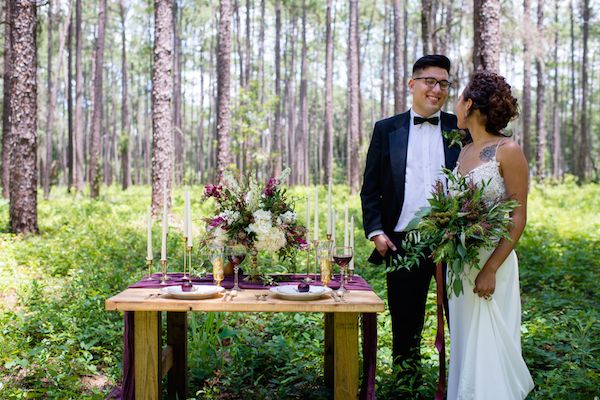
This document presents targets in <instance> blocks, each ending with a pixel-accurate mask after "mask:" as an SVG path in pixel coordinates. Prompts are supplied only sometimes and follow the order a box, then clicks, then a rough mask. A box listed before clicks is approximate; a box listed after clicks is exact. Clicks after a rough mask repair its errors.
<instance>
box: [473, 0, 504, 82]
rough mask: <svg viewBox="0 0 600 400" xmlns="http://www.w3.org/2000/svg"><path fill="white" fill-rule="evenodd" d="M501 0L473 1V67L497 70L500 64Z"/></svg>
mask: <svg viewBox="0 0 600 400" xmlns="http://www.w3.org/2000/svg"><path fill="white" fill-rule="evenodd" d="M500 17H501V15H500V0H474V2H473V32H474V46H473V69H474V70H480V69H484V70H490V71H495V72H497V71H498V69H499V66H500V51H501V49H502V47H501V46H500V39H501V38H500Z"/></svg>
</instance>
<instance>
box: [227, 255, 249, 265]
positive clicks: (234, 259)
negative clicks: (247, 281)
mask: <svg viewBox="0 0 600 400" xmlns="http://www.w3.org/2000/svg"><path fill="white" fill-rule="evenodd" d="M244 258H246V255H245V254H240V255H229V256H227V260H228V261H229V262H230V263H232V264H233V265H239V264H241V263H242V261H244Z"/></svg>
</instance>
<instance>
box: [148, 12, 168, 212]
mask: <svg viewBox="0 0 600 400" xmlns="http://www.w3.org/2000/svg"><path fill="white" fill-rule="evenodd" d="M172 96H173V0H155V1H154V64H153V66H152V135H153V140H152V150H153V154H152V214H153V215H157V214H158V212H159V211H160V209H161V206H163V196H165V198H166V201H167V207H169V206H170V204H171V195H170V192H171V183H172V182H171V174H172V173H173V99H172ZM165 191H166V193H165Z"/></svg>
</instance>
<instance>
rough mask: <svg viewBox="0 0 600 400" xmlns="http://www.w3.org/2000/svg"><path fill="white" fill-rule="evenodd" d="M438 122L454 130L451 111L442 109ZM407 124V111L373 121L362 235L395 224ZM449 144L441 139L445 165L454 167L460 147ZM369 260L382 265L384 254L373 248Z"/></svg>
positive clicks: (363, 193)
mask: <svg viewBox="0 0 600 400" xmlns="http://www.w3.org/2000/svg"><path fill="white" fill-rule="evenodd" d="M440 122H441V130H442V132H444V131H450V130H452V129H456V116H455V115H453V114H448V113H445V112H441V114H440ZM409 127H410V111H406V112H404V113H402V114H398V115H395V116H393V117H391V118H387V119H383V120H381V121H378V122H376V123H375V127H374V128H373V136H372V137H371V144H370V146H369V151H368V153H367V161H366V166H365V173H364V177H363V186H362V189H361V191H360V198H361V203H362V212H363V227H364V230H365V235H368V234H369V233H370V232H373V231H375V230H378V229H381V230H383V231H384V232H385V233H386V234H388V235H390V234H391V233H392V232H393V231H394V228H395V227H396V224H397V223H398V218H400V212H401V211H402V206H403V204H404V182H405V178H406V155H407V150H408V134H409ZM448 145H449V143H448V141H447V140H446V139H445V138H444V158H445V161H446V168H448V169H454V167H455V165H456V160H457V159H458V154H459V153H460V147H459V146H458V145H454V146H452V147H449V146H448ZM369 261H370V262H372V263H374V264H381V263H382V262H383V257H382V256H381V255H380V254H379V253H378V252H377V250H374V251H373V254H371V257H370V258H369Z"/></svg>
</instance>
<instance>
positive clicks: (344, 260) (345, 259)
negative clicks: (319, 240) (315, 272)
mask: <svg viewBox="0 0 600 400" xmlns="http://www.w3.org/2000/svg"><path fill="white" fill-rule="evenodd" d="M350 260H352V256H335V255H334V256H333V262H334V263H336V264H337V265H339V266H340V267H345V266H346V265H348V264H350Z"/></svg>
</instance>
